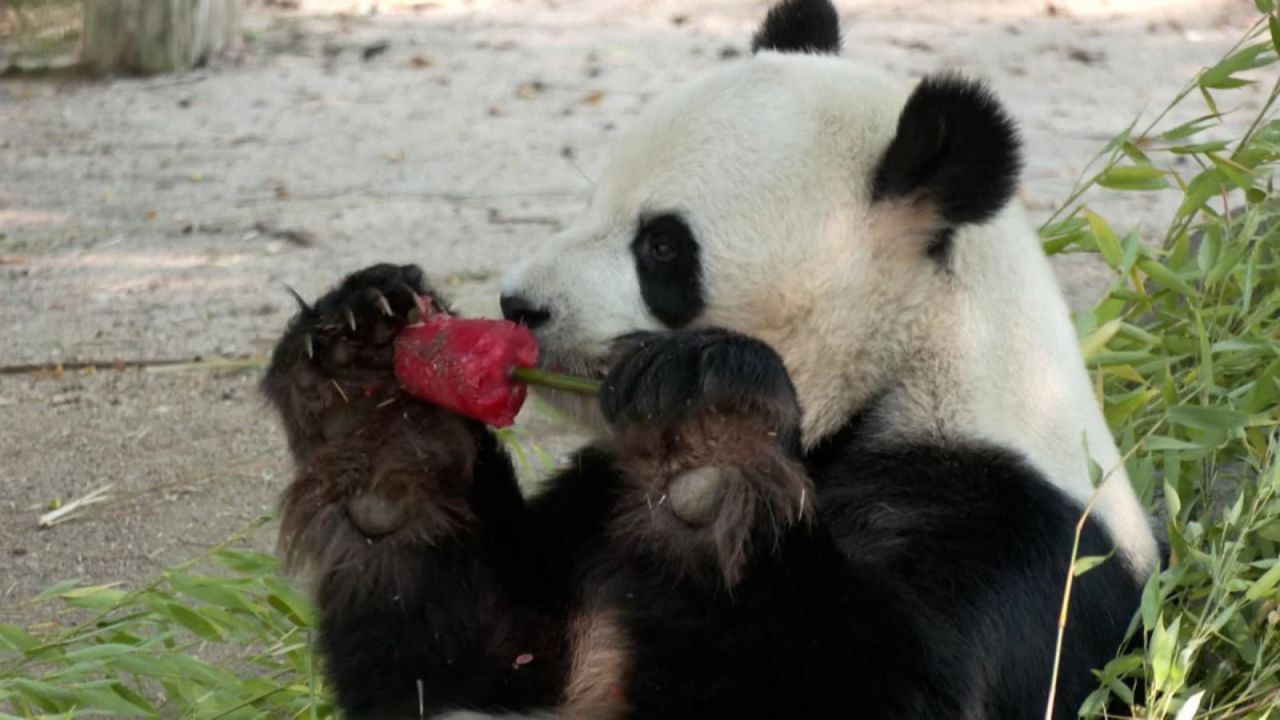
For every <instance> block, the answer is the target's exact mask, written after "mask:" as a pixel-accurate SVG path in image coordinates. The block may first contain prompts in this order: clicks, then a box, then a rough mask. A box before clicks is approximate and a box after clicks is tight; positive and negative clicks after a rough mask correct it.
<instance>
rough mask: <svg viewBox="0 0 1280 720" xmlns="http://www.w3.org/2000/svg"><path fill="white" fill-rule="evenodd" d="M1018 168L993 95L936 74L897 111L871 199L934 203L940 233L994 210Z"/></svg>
mask: <svg viewBox="0 0 1280 720" xmlns="http://www.w3.org/2000/svg"><path fill="white" fill-rule="evenodd" d="M1021 169H1022V157H1021V153H1020V148H1019V142H1018V130H1017V128H1016V127H1015V126H1014V124H1013V120H1012V119H1010V117H1009V116H1008V115H1007V114H1006V113H1005V111H1004V109H1003V108H1001V107H1000V103H999V102H998V101H997V100H996V99H995V96H993V95H992V94H991V92H990V91H989V90H987V88H986V86H984V85H983V84H982V83H980V82H978V81H975V80H967V79H965V78H963V77H960V76H959V75H951V74H946V75H937V76H932V77H927V78H925V79H924V80H923V81H922V82H921V83H920V85H919V86H918V87H916V89H915V92H913V93H911V97H910V98H909V99H908V100H907V104H906V106H905V107H904V108H903V109H902V115H901V116H900V117H899V118H898V134H897V135H896V136H895V137H894V138H893V142H891V143H890V144H889V149H888V150H886V151H885V153H884V157H883V158H881V159H880V166H879V167H878V168H877V169H876V175H875V181H874V184H873V185H872V191H871V199H872V201H873V202H875V201H880V200H891V199H895V198H907V197H911V196H919V197H920V198H921V199H924V200H927V201H928V202H930V203H932V204H933V205H934V207H935V208H936V209H937V212H938V213H939V214H940V215H941V217H942V222H943V227H942V228H940V229H941V230H945V229H947V228H951V227H955V226H956V225H963V224H966V223H976V222H982V221H984V220H987V219H989V218H990V217H991V216H993V215H995V214H996V213H997V212H999V211H1000V209H1001V208H1002V207H1004V206H1005V204H1006V203H1008V202H1009V199H1010V198H1012V197H1013V193H1014V190H1015V189H1016V188H1017V184H1018V173H1019V172H1020V171H1021Z"/></svg>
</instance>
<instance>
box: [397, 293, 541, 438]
mask: <svg viewBox="0 0 1280 720" xmlns="http://www.w3.org/2000/svg"><path fill="white" fill-rule="evenodd" d="M424 309H427V308H424ZM537 362H538V342H537V340H536V339H535V338H534V337H533V333H531V332H529V330H528V328H526V327H524V326H523V325H517V324H516V323H513V322H509V321H506V320H480V319H476V320H472V319H466V318H458V317H453V316H450V315H447V314H445V313H442V312H426V313H425V314H424V315H423V318H422V322H420V323H417V324H415V325H410V326H408V327H406V328H404V329H403V330H401V331H400V334H399V335H398V336H397V337H396V340H395V372H396V379H397V380H399V381H400V385H401V386H403V387H404V389H405V390H406V391H408V392H409V394H411V395H413V396H414V397H417V398H421V399H423V400H426V401H427V402H429V403H432V404H434V405H438V406H440V407H443V408H446V409H449V410H452V411H454V412H456V413H458V414H460V415H465V416H467V417H469V418H474V419H476V420H480V421H481V422H484V423H487V424H489V425H492V426H494V427H507V426H508V425H510V424H511V423H513V422H515V419H516V413H518V412H520V406H521V405H523V404H524V399H525V395H526V394H527V392H528V386H527V385H525V384H524V383H523V382H519V381H517V380H515V379H513V378H512V377H511V373H512V371H513V370H515V369H516V368H531V367H533V366H534V364H535V363H537Z"/></svg>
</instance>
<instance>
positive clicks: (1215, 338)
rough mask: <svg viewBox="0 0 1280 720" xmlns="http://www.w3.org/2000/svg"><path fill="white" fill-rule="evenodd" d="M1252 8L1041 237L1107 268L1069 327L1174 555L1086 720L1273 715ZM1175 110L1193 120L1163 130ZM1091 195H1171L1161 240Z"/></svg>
mask: <svg viewBox="0 0 1280 720" xmlns="http://www.w3.org/2000/svg"><path fill="white" fill-rule="evenodd" d="M1259 8H1261V9H1263V10H1264V12H1265V13H1266V14H1264V16H1263V18H1262V19H1260V20H1259V22H1258V23H1257V25H1255V26H1254V28H1253V29H1252V30H1251V31H1250V33H1249V34H1248V36H1247V37H1246V38H1245V40H1243V41H1242V42H1241V43H1240V44H1239V45H1238V46H1237V47H1236V48H1234V49H1233V50H1232V51H1231V52H1230V53H1229V54H1228V55H1227V57H1225V58H1224V59H1223V60H1222V61H1221V62H1219V63H1218V64H1216V65H1214V66H1213V67H1210V68H1208V69H1206V70H1204V71H1203V72H1202V73H1201V74H1200V75H1199V76H1198V77H1197V78H1196V80H1195V81H1194V82H1193V83H1191V84H1190V85H1189V86H1188V87H1187V88H1186V89H1184V90H1183V92H1181V93H1179V95H1178V96H1177V98H1176V99H1175V100H1174V102H1173V103H1172V104H1171V105H1170V106H1169V108H1166V110H1165V111H1164V112H1162V113H1160V115H1159V116H1158V117H1157V118H1156V119H1155V121H1153V122H1152V123H1151V125H1150V126H1148V127H1147V128H1146V129H1145V130H1143V131H1141V132H1135V127H1134V126H1131V127H1129V128H1127V129H1126V130H1125V132H1123V133H1121V134H1120V135H1119V136H1117V137H1116V138H1115V139H1113V140H1112V141H1111V143H1109V144H1108V145H1107V147H1106V148H1104V150H1103V152H1102V153H1101V154H1100V155H1099V156H1098V158H1096V159H1095V163H1094V165H1098V166H1099V167H1098V169H1096V170H1094V171H1092V172H1091V174H1089V176H1088V177H1087V179H1085V180H1083V181H1082V182H1080V183H1079V184H1078V186H1077V187H1076V189H1075V190H1074V191H1073V192H1072V193H1071V196H1070V197H1069V199H1068V201H1067V203H1066V204H1064V206H1063V208H1062V209H1061V210H1060V211H1059V214H1058V216H1055V217H1053V218H1051V219H1050V222H1048V223H1046V225H1045V226H1044V227H1043V228H1042V234H1043V236H1044V239H1045V248H1046V251H1048V252H1049V253H1050V254H1053V253H1059V252H1089V253H1096V254H1097V255H1098V256H1100V257H1101V259H1102V260H1103V262H1105V263H1106V264H1107V265H1108V266H1109V267H1111V268H1112V269H1113V270H1114V271H1115V282H1114V283H1113V285H1112V287H1111V289H1110V291H1109V292H1108V293H1107V295H1106V296H1105V297H1104V298H1103V299H1102V300H1101V301H1100V302H1099V303H1098V304H1097V305H1096V306H1095V307H1094V308H1093V309H1092V310H1090V311H1088V312H1083V313H1080V314H1079V315H1078V316H1077V318H1076V324H1077V328H1078V330H1079V331H1080V334H1081V338H1082V345H1083V348H1084V351H1085V355H1086V357H1087V359H1088V362H1089V365H1090V368H1091V371H1092V372H1093V373H1094V376H1095V378H1096V386H1097V388H1098V392H1099V394H1100V396H1101V397H1102V398H1103V401H1104V407H1105V410H1106V415H1107V420H1108V422H1109V423H1110V424H1111V426H1112V428H1113V429H1115V431H1116V432H1117V434H1118V437H1119V438H1120V442H1121V449H1122V451H1123V452H1124V453H1125V455H1126V466H1127V469H1128V472H1129V475H1130V479H1131V481H1132V482H1133V485H1134V487H1135V489H1137V491H1138V493H1139V494H1140V496H1141V497H1142V499H1143V500H1144V501H1145V502H1146V503H1147V504H1148V505H1150V506H1152V507H1154V508H1156V509H1157V511H1161V512H1160V514H1161V515H1163V516H1164V517H1165V518H1166V519H1167V530H1168V536H1169V544H1170V550H1171V555H1172V561H1171V565H1170V567H1169V569H1167V570H1165V571H1164V572H1162V573H1160V574H1158V575H1156V576H1154V577H1152V578H1151V581H1150V582H1149V583H1148V585H1147V587H1146V591H1145V593H1144V596H1143V602H1142V609H1141V612H1140V613H1139V614H1138V617H1136V618H1135V620H1134V624H1133V632H1134V637H1135V638H1136V641H1137V647H1138V648H1139V649H1137V650H1135V651H1134V652H1132V653H1130V654H1127V655H1123V656H1121V657H1119V658H1116V659H1115V660H1114V661H1112V662H1111V663H1110V664H1109V665H1107V667H1106V668H1104V669H1103V670H1102V671H1101V672H1100V674H1099V676H1100V678H1101V680H1102V688H1101V689H1100V690H1099V691H1098V692H1096V693H1095V694H1094V695H1093V696H1092V697H1091V698H1090V699H1089V701H1088V702H1087V703H1086V705H1085V707H1084V709H1083V714H1084V715H1086V716H1089V717H1104V716H1105V714H1104V712H1103V708H1104V707H1106V706H1107V704H1108V703H1109V702H1111V701H1112V700H1113V699H1115V698H1118V699H1120V700H1122V701H1124V702H1126V703H1132V704H1134V705H1136V706H1137V707H1135V713H1134V714H1135V715H1137V716H1139V717H1145V718H1176V719H1177V720H1183V718H1191V717H1193V716H1194V717H1198V718H1222V719H1226V718H1266V717H1280V608H1278V607H1277V598H1278V597H1280V591H1278V590H1277V588H1278V587H1280V561H1278V560H1277V556H1280V469H1278V466H1277V464H1276V454H1277V452H1278V451H1280V441H1278V434H1280V198H1277V196H1276V193H1275V190H1274V185H1273V183H1274V173H1275V168H1276V165H1277V161H1278V160H1280V120H1277V119H1276V113H1275V103H1276V100H1277V97H1278V95H1280V75H1277V74H1276V72H1275V70H1276V66H1277V51H1278V50H1280V18H1277V16H1276V15H1275V14H1273V13H1274V10H1273V9H1272V6H1271V3H1261V2H1260V3H1259ZM1261 69H1266V70H1267V71H1266V72H1261V73H1260V72H1257V71H1258V70H1261ZM1250 71H1253V72H1250ZM1254 77H1263V78H1268V79H1270V81H1271V82H1272V83H1273V84H1272V87H1271V88H1270V91H1269V93H1268V95H1267V96H1266V99H1265V101H1264V105H1263V107H1262V109H1261V111H1260V112H1259V113H1257V115H1256V116H1254V117H1252V118H1251V122H1250V124H1249V127H1248V130H1247V131H1246V132H1245V133H1244V134H1243V135H1242V136H1241V137H1239V138H1237V139H1235V140H1223V139H1220V137H1219V138H1213V137H1212V134H1213V133H1212V131H1213V130H1215V129H1219V128H1221V126H1222V123H1223V121H1224V119H1226V118H1227V116H1228V115H1227V113H1225V112H1223V111H1221V110H1220V109H1219V100H1220V99H1225V98H1226V97H1227V96H1226V95H1225V94H1226V93H1229V92H1230V91H1231V90H1234V89H1236V88H1240V87H1244V86H1246V85H1248V84H1250V83H1252V82H1253V81H1254V80H1253V79H1252V78H1254ZM1232 100H1233V101H1234V98H1233V99H1232ZM1197 101H1198V102H1200V103H1202V104H1203V109H1202V110H1201V111H1194V110H1190V109H1189V108H1188V107H1187V106H1188V105H1192V104H1194V103H1195V102H1197ZM1224 104H1225V103H1224ZM1175 108H1177V110H1178V111H1179V112H1180V113H1183V114H1191V113H1194V114H1196V115H1198V117H1196V118H1195V119H1193V120H1191V121H1189V122H1186V123H1183V124H1181V125H1177V126H1174V127H1170V128H1167V129H1166V128H1163V127H1162V125H1161V124H1162V123H1163V121H1164V119H1165V118H1166V117H1167V116H1168V115H1169V114H1170V112H1171V111H1173V110H1174V109H1175ZM1220 135H1221V133H1219V136H1220ZM1188 161H1191V162H1188ZM1182 168H1190V171H1189V172H1188V171H1186V170H1183V169H1182ZM1095 186H1100V187H1102V188H1106V189H1107V190H1108V191H1112V192H1161V191H1163V192H1175V193H1178V194H1179V195H1178V197H1179V204H1178V208H1177V210H1176V212H1175V213H1174V215H1173V217H1172V218H1171V219H1170V223H1169V226H1168V227H1167V228H1166V229H1165V230H1164V232H1163V233H1162V234H1161V235H1160V236H1159V237H1158V238H1154V239H1153V238H1143V237H1142V235H1141V234H1140V233H1139V232H1138V231H1137V230H1132V231H1129V232H1125V233H1123V234H1122V233H1119V232H1117V231H1116V230H1115V229H1113V227H1112V225H1111V224H1110V223H1109V222H1108V221H1107V220H1106V219H1105V218H1103V217H1102V216H1101V215H1099V214H1098V213H1096V212H1094V211H1093V210H1090V209H1089V208H1088V207H1087V206H1086V205H1085V204H1077V203H1079V201H1080V200H1081V199H1082V198H1084V197H1086V195H1087V194H1088V192H1089V191H1090V190H1091V189H1093V188H1094V187H1095ZM1082 560H1091V559H1089V558H1084V559H1082ZM1088 567H1092V565H1088ZM1086 569H1087V567H1086ZM1076 572H1077V574H1078V572H1079V569H1077V570H1076ZM1136 679H1141V680H1142V683H1141V684H1139V685H1137V686H1138V687H1143V688H1144V695H1142V696H1139V697H1134V691H1133V689H1132V688H1133V687H1134V686H1135V683H1134V680H1136Z"/></svg>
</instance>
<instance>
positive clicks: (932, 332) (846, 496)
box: [264, 0, 1158, 719]
mask: <svg viewBox="0 0 1280 720" xmlns="http://www.w3.org/2000/svg"><path fill="white" fill-rule="evenodd" d="M839 46H840V33H839V29H838V25H837V15H836V12H835V10H834V8H833V7H832V6H831V5H830V3H829V2H828V0H784V1H783V2H781V3H780V4H778V5H776V6H775V7H774V8H773V9H772V10H771V11H770V12H769V14H768V16H767V18H766V19H765V21H764V23H763V25H762V27H761V28H760V30H759V31H758V32H757V34H756V35H755V38H754V43H753V49H754V52H753V54H752V55H751V56H750V57H747V58H744V59H741V60H739V61H735V62H732V63H728V64H726V65H725V66H724V67H723V68H721V69H717V70H715V71H713V72H710V73H709V74H707V75H705V76H703V77H701V78H698V79H695V80H694V81H692V82H691V83H689V84H687V85H685V86H683V87H680V88H677V89H674V90H672V91H671V92H670V93H669V94H668V95H667V96H666V97H664V98H662V99H660V100H658V101H656V102H655V103H653V105H652V106H651V107H649V108H648V109H647V110H646V111H645V112H644V113H643V114H642V115H641V116H640V117H639V118H637V119H636V120H635V122H634V125H633V127H631V128H630V130H629V131H628V132H626V133H625V135H624V136H622V137H621V139H620V141H619V142H618V145H617V147H616V149H615V151H614V153H613V155H612V157H611V158H610V159H609V161H608V163H607V166H606V168H605V169H604V171H603V173H602V174H601V176H600V178H599V180H598V183H597V185H596V187H595V189H594V194H593V199H592V201H591V204H590V208H589V210H588V211H587V212H586V213H585V214H584V215H583V217H581V218H580V219H578V220H577V221H576V222H575V223H574V224H572V225H571V226H570V227H569V228H568V229H567V230H566V231H565V232H563V233H562V234H561V235H559V236H558V237H556V238H555V239H554V240H553V241H552V242H548V243H547V244H546V247H545V249H543V250H542V251H541V252H540V253H538V254H537V255H536V256H534V257H532V258H531V259H528V260H527V261H525V262H523V263H520V264H519V265H518V266H516V267H515V268H513V269H512V270H511V271H510V272H508V273H507V275H506V276H505V277H504V279H503V283H502V296H501V298H500V301H501V302H500V304H501V307H502V310H503V313H504V315H505V316H506V317H507V318H509V319H511V320H514V321H517V322H521V323H524V324H525V325H527V326H528V327H529V328H530V329H531V330H532V331H533V332H534V333H535V334H536V335H537V337H538V340H539V343H540V345H541V348H542V353H543V354H542V359H541V362H542V363H543V364H544V365H545V366H546V367H548V368H552V369H556V370H562V371H570V372H575V373H579V374H584V375H591V376H594V377H598V378H600V379H602V380H603V383H604V385H603V390H602V393H601V395H600V396H599V398H597V399H591V400H583V399H581V398H578V397H570V396H558V395H557V394H556V393H554V392H552V393H549V394H548V396H547V397H548V400H550V401H551V402H553V403H557V404H559V405H560V406H561V407H564V408H565V409H567V410H569V411H570V412H572V413H574V414H575V415H576V416H578V417H579V418H580V419H582V420H583V421H584V423H586V424H587V425H589V426H591V427H594V428H595V429H596V433H595V434H596V436H597V439H596V440H594V441H593V442H591V443H590V444H589V445H588V446H587V447H585V448H583V449H582V450H581V451H580V452H578V453H577V454H576V455H575V456H574V457H573V458H572V460H571V461H570V462H569V463H568V464H567V466H566V467H565V468H564V469H563V470H561V471H560V472H559V473H558V474H557V475H555V476H554V477H552V478H551V479H549V480H548V482H547V484H546V486H545V488H544V489H542V490H541V491H540V492H538V493H536V494H533V495H532V496H530V497H525V496H523V495H522V493H521V491H520V489H519V488H518V486H517V484H516V479H515V474H514V472H513V469H512V463H511V461H510V460H509V458H508V456H507V455H506V453H505V452H504V449H503V447H502V444H501V443H500V442H499V441H498V439H496V437H495V436H494V434H493V433H492V432H490V431H489V430H487V429H486V428H485V427H483V426H481V425H479V424H478V423H476V422H474V421H471V420H467V419H464V418H461V417H459V416H456V415H454V414H452V413H450V412H448V411H445V410H442V409H440V408H437V407H433V406H431V405H428V404H426V403H423V402H421V401H418V400H415V399H413V398H411V397H409V396H407V395H405V394H404V393H402V392H401V391H399V390H398V389H397V388H396V384H395V382H394V379H393V376H392V374H391V371H390V341H391V339H392V338H393V336H394V335H395V333H396V331H397V330H398V329H399V328H400V327H402V326H403V325H404V324H405V322H407V321H408V320H409V319H410V318H411V317H412V313H413V308H415V307H416V301H417V299H418V296H421V295H429V296H431V298H432V299H433V301H434V302H435V303H436V304H438V305H439V306H441V307H445V308H447V307H448V305H447V301H446V299H445V298H443V297H440V296H439V294H438V293H436V292H435V291H434V290H433V289H432V288H431V287H430V286H429V285H428V284H427V282H426V280H425V278H424V274H423V271H422V270H421V269H420V268H419V267H417V266H414V265H390V264H382V265H377V266H373V267H370V268H366V269H364V270H361V271H359V272H356V273H354V274H352V275H350V276H348V277H346V278H345V279H344V280H343V281H342V282H341V283H340V284H339V285H338V286H337V287H336V288H335V289H333V290H332V291H331V292H329V293H328V294H326V295H324V296H323V297H321V298H320V299H319V300H318V301H316V302H315V303H314V304H311V305H305V304H304V305H303V307H302V309H301V310H300V312H299V313H298V315H297V316H296V317H295V318H293V320H292V321H291V322H290V325H289V327H288V328H287V330H286V332H285V334H284V336H283V338H282V339H281V341H280V342H279V344H278V346H277V347H276V349H275V352H274V354H273V357H272V361H271V365H270V368H269V371H268V373H267V376H266V378H265V380H264V390H265V392H266V394H267V396H268V397H269V398H270V399H271V401H272V402H273V403H274V405H275V407H276V408H277V410H278V411H279V413H280V414H281V417H282V418H283V424H284V427H285V429H286V431H287V435H288V439H289V444H290V447H291V449H292V452H293V455H294V457H295V458H296V465H297V474H296V477H295V479H294V480H293V482H292V483H291V485H290V486H289V488H288V489H287V490H286V492H285V495H284V499H283V501H282V523H281V541H282V548H283V552H284V555H285V557H286V559H287V560H288V561H289V563H290V565H291V566H292V567H295V568H300V569H302V570H305V571H309V574H310V577H311V578H312V579H313V592H314V598H315V601H316V604H317V607H318V610H319V617H320V620H319V623H320V633H319V648H320V651H321V652H322V654H323V659H324V665H325V668H326V672H327V675H328V678H329V679H330V681H331V683H332V686H333V688H334V690H335V693H336V702H337V704H338V706H339V707H340V708H341V710H342V712H343V713H344V715H345V716H346V717H349V718H419V717H449V716H453V717H461V716H463V715H465V716H468V717H470V716H474V714H494V715H509V716H520V717H562V718H719V717H725V718H782V717H840V718H875V719H883V718H968V719H982V718H1002V719H1008V718H1033V717H1034V718H1039V717H1043V716H1044V715H1045V710H1046V708H1048V707H1051V708H1052V709H1053V711H1054V713H1055V717H1059V718H1067V717H1074V715H1075V710H1076V708H1077V707H1078V706H1079V704H1080V703H1081V701H1082V700H1083V699H1084V697H1085V696H1086V695H1087V694H1088V693H1089V691H1090V690H1091V688H1092V686H1093V684H1094V682H1093V679H1092V675H1091V669H1093V668H1098V667H1100V666H1102V665H1103V664H1105V663H1106V661H1107V660H1108V659H1109V658H1110V657H1111V656H1112V655H1113V654H1114V653H1115V652H1116V650H1117V648H1118V647H1119V646H1120V645H1121V643H1122V641H1123V639H1124V634H1125V631H1126V627H1127V625H1128V623H1129V622H1130V619H1131V617H1132V615H1133V612H1134V610H1135V609H1136V606H1137V603H1138V598H1139V595H1140V588H1141V586H1142V583H1143V582H1144V581H1145V578H1146V577H1147V576H1148V575H1149V574H1150V573H1151V572H1152V571H1153V568H1154V567H1155V566H1156V563H1157V559H1158V552H1157V545H1156V542H1155V540H1154V538H1153V535H1152V531H1151V528H1150V525H1149V522H1148V519H1147V517H1146V516H1145V514H1144V512H1143V509H1142V508H1141V506H1140V504H1139V502H1138V500H1137V499H1136V497H1135V496H1134V493H1133V492H1132V490H1131V489H1130V487H1129V484H1128V482H1127V479H1126V476H1125V474H1124V470H1123V465H1122V462H1121V458H1120V456H1119V453H1118V452H1117V449H1116V447H1115V445H1114V442H1113V440H1112V439H1111V437H1110V435H1109V432H1108V429H1107V427H1106V425H1105V422H1104V420H1103V417H1102V414H1101V412H1100V410H1099V408H1098V406H1097V404H1096V401H1095V399H1094V396H1093V394H1092V392H1091V388H1090V383H1089V381H1088V377H1087V375H1086V372H1085V369H1084V363H1083V360H1082V357H1081V354H1080V352H1079V350H1078V348H1077V343H1076V338H1075V335H1074V333H1073V330H1072V326H1071V323H1070V321H1069V319H1068V310H1067V307H1066V305H1065V303H1064V300H1063V298H1062V295H1061V293H1060V291H1059V290H1058V288H1057V285H1056V283H1055V280H1054V277H1053V275H1052V273H1051V270H1050V267H1049V265H1048V263H1047V262H1046V260H1045V258H1044V257H1043V255H1042V252H1041V248H1040V245H1039V243H1038V242H1037V237H1036V234H1035V232H1034V231H1033V230H1032V228H1031V226H1030V225H1029V223H1028V220H1027V218H1026V217H1025V216H1024V214H1023V211H1022V210H1021V209H1020V208H1019V207H1018V205H1017V203H1016V202H1014V201H1013V199H1012V197H1013V194H1014V190H1015V186H1016V184H1017V179H1018V172H1019V166H1020V159H1019V144H1018V137H1017V132H1016V129H1015V127H1014V124H1013V122H1012V121H1011V119H1010V117H1009V115H1008V114H1006V112H1005V111H1004V110H1003V109H1002V108H1001V106H1000V105H999V103H998V102H997V101H996V100H995V98H994V97H993V95H992V94H991V92H990V91H989V90H988V89H987V88H986V87H985V86H984V85H982V84H981V83H978V82H974V81H972V80H968V79H965V78H963V77H961V76H959V75H954V74H942V75H936V76H929V77H926V78H924V79H923V80H921V81H918V82H915V83H910V82H905V81H902V80H899V79H897V78H894V77H891V76H889V75H886V74H885V73H883V72H880V71H878V70H875V69H873V68H870V67H866V66H863V65H859V64H855V63H853V62H850V61H846V60H843V59H840V58H839V57H837V55H838V53H839ZM1091 461H1092V463H1096V465H1097V466H1098V467H1099V468H1101V469H1102V470H1103V481H1102V484H1101V485H1100V487H1098V488H1097V489H1096V490H1095V487H1094V483H1093V482H1092V481H1091V467H1090V465H1091ZM1091 499H1092V501H1093V504H1092V512H1091V515H1089V519H1088V521H1087V523H1085V524H1084V526H1083V531H1082V534H1081V537H1080V543H1079V554H1080V555H1081V556H1107V557H1108V558H1109V559H1107V560H1106V561H1105V562H1103V563H1102V564H1101V565H1100V566H1097V567H1096V568H1094V569H1092V570H1091V571H1089V572H1088V573H1086V574H1084V575H1082V576H1080V577H1079V578H1077V581H1076V582H1075V585H1074V589H1073V592H1072V594H1071V598H1070V608H1069V615H1068V617H1069V622H1068V625H1067V627H1066V633H1065V638H1064V641H1063V646H1062V650H1061V663H1060V668H1059V671H1058V674H1057V679H1056V684H1055V683H1054V682H1052V678H1053V668H1054V667H1055V662H1054V660H1055V640H1056V635H1057V621H1058V617H1059V613H1060V611H1061V608H1062V602H1063V595H1064V592H1063V591H1064V585H1065V583H1066V579H1067V577H1068V574H1069V572H1070V564H1071V563H1070V558H1071V554H1072V546H1073V539H1074V535H1075V527H1076V524H1077V522H1078V521H1079V519H1080V518H1081V517H1082V514H1083V513H1084V512H1085V508H1086V505H1087V504H1088V503H1089V502H1090V500H1091ZM1051 686H1052V687H1053V694H1052V695H1051Z"/></svg>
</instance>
